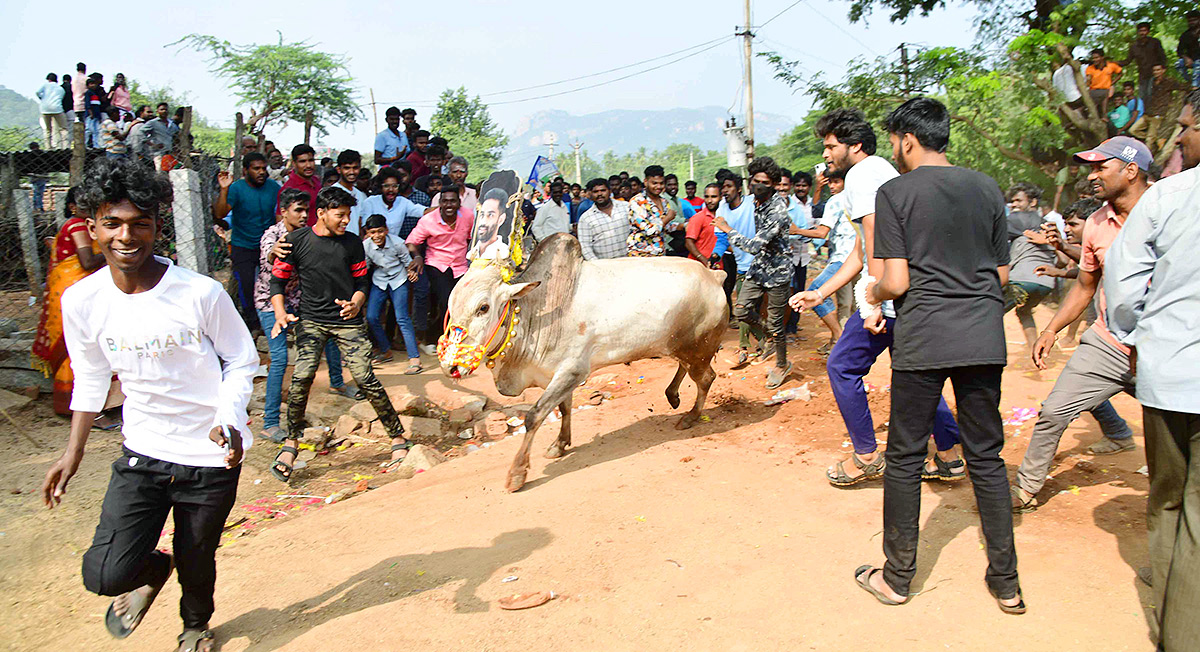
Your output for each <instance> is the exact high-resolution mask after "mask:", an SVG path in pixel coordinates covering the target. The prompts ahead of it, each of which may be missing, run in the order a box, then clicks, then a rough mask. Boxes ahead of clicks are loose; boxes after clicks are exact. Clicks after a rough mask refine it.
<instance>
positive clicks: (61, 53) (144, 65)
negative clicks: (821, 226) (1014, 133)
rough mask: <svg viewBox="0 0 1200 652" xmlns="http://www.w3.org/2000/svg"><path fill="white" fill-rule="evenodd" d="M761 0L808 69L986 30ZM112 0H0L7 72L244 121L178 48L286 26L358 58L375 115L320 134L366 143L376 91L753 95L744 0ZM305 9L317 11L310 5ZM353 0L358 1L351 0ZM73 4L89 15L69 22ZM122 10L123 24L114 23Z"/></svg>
mask: <svg viewBox="0 0 1200 652" xmlns="http://www.w3.org/2000/svg"><path fill="white" fill-rule="evenodd" d="M752 4H753V9H752V11H753V13H752V18H751V23H752V24H753V25H755V26H761V27H759V28H758V29H756V30H755V31H756V32H757V36H758V40H757V42H756V43H755V46H754V47H755V51H764V50H775V51H778V52H780V53H781V54H783V55H785V56H787V57H788V58H791V59H799V60H801V61H803V62H804V67H805V69H806V71H807V72H810V73H811V72H816V71H823V72H824V73H825V76H826V77H827V78H834V79H836V78H840V77H841V75H842V74H843V73H844V72H845V66H846V62H847V61H849V60H851V59H853V58H855V57H861V56H866V57H871V58H873V57H875V56H877V55H886V54H889V53H890V52H891V51H894V49H895V48H896V47H897V46H898V45H899V44H900V43H901V42H909V43H924V44H937V45H957V46H967V45H970V43H971V42H972V40H973V36H974V30H973V27H972V23H971V20H972V17H973V16H974V12H973V10H972V9H970V8H968V7H964V6H960V5H955V6H951V7H948V8H945V9H941V10H938V11H937V12H935V13H934V14H933V15H932V16H931V17H929V18H917V19H912V20H910V21H908V22H907V23H906V24H903V25H893V24H890V23H888V22H887V20H886V17H885V16H882V15H880V16H876V17H874V18H872V19H870V20H869V21H868V23H866V24H862V23H858V24H853V25H852V24H850V22H849V21H848V20H847V19H846V11H847V8H848V7H849V3H848V2H828V1H825V0H801V1H800V2H799V3H797V4H795V6H791V7H790V8H789V6H790V5H793V0H753V3H752ZM100 6H101V5H98V4H97V3H95V2H94V1H92V2H78V1H76V0H58V1H56V2H45V1H44V0H4V2H3V3H0V24H7V25H10V26H20V25H24V26H27V27H29V28H28V29H19V28H18V29H10V30H9V34H8V43H9V45H8V46H7V47H5V48H4V50H3V52H0V84H2V85H4V86H7V87H9V88H11V89H14V90H16V91H17V92H20V93H22V94H24V95H26V96H28V97H32V96H33V94H34V91H36V89H37V88H38V87H39V86H40V85H41V84H42V83H44V81H45V76H46V73H48V72H52V71H53V72H56V73H58V74H59V75H61V74H62V73H64V72H72V73H73V72H74V67H75V63H76V62H77V61H84V62H85V63H87V64H88V70H89V72H92V71H98V72H101V73H104V75H105V83H106V84H110V83H111V81H112V77H113V75H114V74H115V73H117V72H123V73H125V75H126V76H127V77H129V78H131V79H136V80H138V81H139V82H140V83H143V84H149V85H152V86H160V85H169V86H170V87H171V88H173V89H175V90H176V91H184V92H187V93H188V95H189V98H190V100H191V103H192V104H193V106H194V107H195V110H196V111H197V112H199V113H200V114H202V115H203V116H204V117H206V118H207V119H209V120H212V121H215V122H217V123H218V124H222V125H225V126H229V127H232V126H233V115H234V113H235V112H236V111H238V110H241V111H242V112H243V113H244V114H245V115H249V113H250V110H249V107H239V106H238V103H237V99H236V98H235V97H234V96H233V94H232V92H231V91H230V90H229V89H228V88H227V87H226V86H225V85H224V82H223V80H221V79H219V78H217V77H215V76H214V75H213V74H212V73H210V72H209V64H208V62H207V61H206V56H205V55H204V54H201V53H198V52H195V51H193V50H183V49H179V48H178V47H177V46H175V47H166V46H167V44H169V43H171V42H173V41H176V40H178V39H179V38H181V37H183V36H185V35H187V34H190V33H199V34H209V35H213V36H216V37H217V38H220V39H225V40H228V41H231V42H233V43H237V44H249V43H265V42H271V41H275V40H277V39H278V34H277V31H278V32H281V33H282V34H283V37H284V39H285V41H308V42H310V43H313V44H315V45H316V46H317V47H319V48H320V49H321V50H324V51H327V52H333V53H339V54H343V55H345V56H346V57H348V59H349V64H348V68H349V72H350V74H351V76H352V77H353V78H354V86H355V90H356V92H357V99H358V101H359V102H360V104H362V105H363V112H364V114H365V115H366V119H365V120H364V121H362V122H359V123H358V124H355V125H349V126H346V127H335V128H333V129H331V131H330V134H329V136H327V137H325V138H324V139H322V143H321V144H324V145H329V146H333V147H337V148H347V147H351V148H356V149H359V150H362V151H364V152H366V151H370V150H371V149H372V145H371V143H372V142H373V134H374V133H375V128H374V125H373V121H372V107H371V106H370V91H371V90H374V93H375V99H376V103H377V108H378V117H379V125H380V128H382V126H383V112H384V110H385V109H386V108H387V107H388V106H391V105H397V106H400V107H401V108H404V107H407V106H411V107H413V108H415V109H417V111H418V116H417V121H418V122H421V123H422V124H425V125H428V118H429V114H430V113H431V111H432V109H433V106H434V104H435V103H436V100H437V97H438V95H439V94H440V93H441V91H443V90H445V89H446V88H452V87H458V86H465V87H466V88H467V90H468V91H469V92H470V93H471V94H473V95H474V94H480V95H483V96H484V97H483V99H484V100H485V101H486V102H488V103H489V104H490V105H491V114H492V117H493V118H494V119H495V120H496V121H497V122H498V123H499V124H500V125H501V127H503V128H504V130H505V131H506V132H509V133H511V132H512V131H513V130H514V129H515V128H516V127H517V126H518V125H519V124H520V123H521V121H522V120H523V119H524V118H527V117H528V116H530V115H532V114H534V113H536V112H537V111H541V110H546V109H559V110H563V111H567V112H570V113H573V114H577V115H579V114H587V113H593V112H598V111H604V110H609V109H645V108H656V109H669V108H674V107H698V106H711V105H719V106H722V107H732V108H733V112H734V113H739V112H740V111H741V107H742V106H743V101H744V92H739V89H740V88H741V79H742V62H743V55H742V42H741V40H740V39H734V38H733V37H732V34H733V33H734V32H735V31H736V30H737V28H738V27H739V26H740V25H742V24H743V23H744V22H745V21H744V18H743V3H742V2H741V1H739V0H695V1H684V0H676V1H669V2H645V1H644V0H610V1H609V2H606V3H582V2H544V1H542V0H529V1H527V2H524V3H520V4H516V3H507V2H481V1H479V0H467V1H459V2H454V3H447V4H445V5H443V4H440V3H437V4H433V5H430V9H431V10H422V9H420V8H419V5H417V4H416V3H411V2H403V3H401V2H377V1H375V0H360V1H359V2H356V3H344V4H341V3H335V4H333V5H321V4H312V5H311V9H309V8H308V7H309V6H310V5H309V4H308V3H296V2H294V1H293V2H288V3H283V2H270V1H263V2H254V3H248V2H228V1H225V0H211V1H209V2H205V3H199V4H191V3H187V4H178V3H177V4H169V3H168V4H164V5H157V6H154V5H147V6H146V7H144V8H139V9H138V10H136V11H129V12H124V13H122V14H120V15H119V16H118V15H116V14H114V13H113V12H111V11H109V10H99V11H98V10H97V8H98V7H100ZM299 7H304V8H305V9H303V10H300V11H297V9H298V8H299ZM350 7H353V10H352V11H350V10H347V8H350ZM438 10H441V11H442V13H438ZM780 12H782V13H780ZM66 16H73V17H75V19H74V20H63V18H64V17H66ZM114 20H115V21H118V22H117V24H112V23H111V22H110V21H114ZM768 21H769V22H768ZM98 22H104V24H103V25H99V24H98ZM726 36H728V38H727V39H726V40H724V41H718V42H717V43H716V44H714V47H712V48H711V49H703V48H697V49H695V50H689V51H686V52H683V53H682V54H680V55H677V56H674V57H666V58H662V59H658V60H656V61H653V62H650V63H647V64H644V65H642V66H636V67H632V68H627V69H624V70H621V71H618V72H614V73H610V74H607V75H599V76H595V77H588V78H587V79H581V80H578V81H574V82H569V83H565V84H558V85H553V86H547V87H545V88H540V89H536V90H530V91H523V92H517V93H503V91H506V90H511V89H519V88H525V87H528V86H534V85H539V84H546V83H550V82H557V81H560V80H566V79H570V78H574V77H579V76H582V75H591V74H592V73H597V72H601V71H605V70H608V69H611V68H616V67H619V66H626V65H628V64H632V63H636V62H639V61H644V60H647V59H652V58H656V57H661V56H662V55H666V54H669V53H672V52H677V51H681V50H684V49H685V48H691V47H693V46H697V45H699V44H703V43H705V42H708V41H713V40H715V39H720V38H722V37H726ZM695 52H698V54H696V55H695V56H691V57H689V58H686V59H684V60H682V61H678V62H676V63H671V64H669V65H666V66H663V67H662V68H660V69H658V70H654V71H651V72H647V73H645V74H640V75H636V76H633V77H631V78H629V79H626V80H622V81H615V82H613V83H608V84H605V85H602V86H599V87H596V88H591V89H588V90H582V91H579V92H573V93H567V94H563V95H558V96H556V97H548V98H543V99H530V98H535V97H538V96H542V95H547V94H551V93H558V92H561V91H566V90H572V89H576V88H579V87H581V86H588V85H592V84H596V83H599V82H606V81H610V80H613V79H615V78H617V77H621V76H624V75H628V74H630V73H634V72H638V71H641V70H644V69H646V68H650V67H653V66H657V65H660V64H664V63H668V62H671V61H673V60H675V59H678V58H680V57H682V56H685V55H689V54H692V53H695ZM34 62H36V63H34ZM752 71H753V79H754V106H755V111H756V112H765V113H775V114H781V115H785V116H788V117H790V118H792V119H793V120H794V121H796V122H799V121H800V120H801V119H802V118H803V116H804V114H805V113H806V112H807V110H808V109H809V106H810V100H809V98H807V97H806V96H804V95H803V94H800V93H793V91H792V89H790V88H789V87H787V86H786V85H785V84H783V83H782V82H779V81H776V80H774V79H772V78H771V74H770V73H771V71H770V70H769V69H768V66H767V64H766V62H765V61H764V60H763V59H761V58H756V59H755V60H754V62H753V64H752ZM513 100H522V101H516V102H513ZM524 100H528V101H524ZM500 102H511V103H504V104H501V103H500ZM267 135H268V138H270V139H272V140H274V141H275V142H276V144H277V145H280V146H282V147H283V148H284V149H285V150H286V149H287V148H288V147H289V145H288V144H289V143H291V144H294V143H298V142H301V140H302V139H303V125H290V126H288V127H285V128H282V129H272V130H271V131H270V132H269V133H268V134H267ZM589 149H590V148H589Z"/></svg>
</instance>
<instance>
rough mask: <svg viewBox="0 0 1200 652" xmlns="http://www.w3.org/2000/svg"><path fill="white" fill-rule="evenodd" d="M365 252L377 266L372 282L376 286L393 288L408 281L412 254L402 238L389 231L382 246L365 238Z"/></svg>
mask: <svg viewBox="0 0 1200 652" xmlns="http://www.w3.org/2000/svg"><path fill="white" fill-rule="evenodd" d="M363 253H364V254H366V257H367V260H368V261H370V262H371V266H372V267H374V268H375V271H374V272H373V273H372V274H371V282H372V283H373V284H374V285H375V287H377V288H379V289H380V290H391V289H395V288H398V287H400V286H401V285H404V283H405V282H407V281H408V265H409V264H410V263H412V256H410V255H409V254H408V245H405V244H404V241H403V240H401V239H400V238H397V237H396V236H394V235H392V234H390V233H389V234H388V235H387V239H386V240H384V242H383V246H382V247H380V246H378V245H376V244H375V241H374V240H372V239H370V238H367V239H366V240H363Z"/></svg>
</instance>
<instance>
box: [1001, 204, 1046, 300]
mask: <svg viewBox="0 0 1200 652" xmlns="http://www.w3.org/2000/svg"><path fill="white" fill-rule="evenodd" d="M1042 221H1043V220H1042V214H1041V213H1039V212H1037V211H1020V212H1013V213H1009V215H1008V237H1009V239H1010V240H1011V244H1010V249H1009V254H1008V257H1009V265H1010V268H1009V272H1008V280H1009V281H1010V282H1011V281H1021V282H1022V283H1033V284H1036V285H1040V286H1042V287H1046V288H1053V287H1054V279H1053V278H1052V277H1050V276H1038V275H1037V274H1035V273H1034V270H1035V269H1037V268H1038V267H1039V266H1041V265H1047V266H1050V267H1054V261H1055V256H1054V247H1051V246H1050V245H1041V244H1034V243H1032V242H1030V241H1029V238H1027V237H1025V231H1027V230H1028V231H1039V230H1041V226H1042Z"/></svg>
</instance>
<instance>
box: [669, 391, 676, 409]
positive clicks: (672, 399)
mask: <svg viewBox="0 0 1200 652" xmlns="http://www.w3.org/2000/svg"><path fill="white" fill-rule="evenodd" d="M667 403H670V404H671V409H672V410H674V409H675V408H678V407H679V394H672V393H670V392H667Z"/></svg>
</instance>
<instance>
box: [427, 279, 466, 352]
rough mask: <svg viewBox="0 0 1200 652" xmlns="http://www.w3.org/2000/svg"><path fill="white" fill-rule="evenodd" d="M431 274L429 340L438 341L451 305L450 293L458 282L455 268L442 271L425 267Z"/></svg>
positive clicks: (431, 341)
mask: <svg viewBox="0 0 1200 652" xmlns="http://www.w3.org/2000/svg"><path fill="white" fill-rule="evenodd" d="M425 273H426V274H429V319H430V324H429V342H430V343H431V344H433V343H436V342H437V341H438V338H439V337H441V336H442V328H443V327H444V326H445V322H446V310H447V309H449V307H450V293H451V292H452V291H453V290H454V286H455V285H457V284H458V279H457V278H455V277H454V270H453V269H446V271H442V270H440V269H437V268H435V267H428V266H426V267H425Z"/></svg>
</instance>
